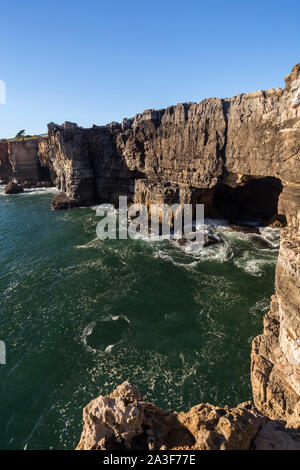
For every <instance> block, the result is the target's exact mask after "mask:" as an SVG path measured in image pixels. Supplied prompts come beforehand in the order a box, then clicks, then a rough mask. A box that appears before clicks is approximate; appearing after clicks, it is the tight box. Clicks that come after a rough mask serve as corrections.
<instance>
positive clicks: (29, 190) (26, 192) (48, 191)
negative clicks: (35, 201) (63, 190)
mask: <svg viewBox="0 0 300 470" xmlns="http://www.w3.org/2000/svg"><path fill="white" fill-rule="evenodd" d="M4 188H5V185H0V196H5V197H9V196H16V195H15V194H12V195H11V194H4V193H3V190H4ZM57 193H59V190H58V189H57V188H55V187H51V188H44V187H41V188H25V189H24V191H23V192H22V193H18V194H17V196H33V195H37V194H57Z"/></svg>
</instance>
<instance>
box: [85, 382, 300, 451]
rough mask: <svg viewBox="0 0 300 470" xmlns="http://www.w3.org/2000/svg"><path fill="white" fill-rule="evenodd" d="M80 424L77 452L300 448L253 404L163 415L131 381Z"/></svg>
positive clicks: (91, 408)
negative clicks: (82, 425) (285, 445)
mask: <svg viewBox="0 0 300 470" xmlns="http://www.w3.org/2000/svg"><path fill="white" fill-rule="evenodd" d="M83 420H84V427H83V432H82V435H81V439H80V442H79V444H78V446H77V450H117V449H119V450H121V449H135V450H159V449H161V450H167V449H168V450H172V449H173V450H175V449H182V450H247V449H250V448H251V449H255V448H259V449H264V448H265V449H269V448H278V449H279V448H282V446H284V443H288V447H289V448H291V449H296V448H299V449H300V442H297V436H296V437H295V435H292V436H291V435H290V434H288V433H287V432H286V430H285V428H284V426H283V425H279V424H278V425H277V427H276V426H274V425H272V426H270V421H269V420H268V418H265V417H264V416H262V415H260V414H259V413H258V412H257V411H256V410H255V408H254V406H253V405H252V403H251V402H246V403H242V404H240V405H238V406H237V407H236V408H229V407H227V406H225V407H224V408H220V407H218V406H212V405H209V404H200V405H197V406H194V407H193V408H191V410H190V411H188V412H187V413H184V412H182V413H176V412H171V411H163V410H162V409H160V408H158V407H157V406H155V405H153V404H152V403H148V402H145V401H144V400H143V398H142V396H141V395H140V393H139V391H138V390H137V389H136V388H135V387H134V386H132V385H131V384H130V383H129V382H124V383H123V384H122V385H120V386H119V387H117V389H116V390H115V391H114V392H113V393H112V394H110V395H109V396H106V397H105V396H101V395H100V396H99V397H98V398H96V399H95V400H92V401H91V402H90V403H89V404H88V405H87V406H86V407H85V408H84V410H83ZM271 423H272V424H273V422H271ZM272 439H273V440H274V444H272ZM256 440H257V442H256ZM280 446H281V447H280Z"/></svg>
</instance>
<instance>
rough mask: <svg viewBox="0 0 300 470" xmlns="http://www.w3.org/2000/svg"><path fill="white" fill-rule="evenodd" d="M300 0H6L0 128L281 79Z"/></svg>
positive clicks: (102, 115)
mask: <svg viewBox="0 0 300 470" xmlns="http://www.w3.org/2000/svg"><path fill="white" fill-rule="evenodd" d="M299 18H300V2H299V0H297V1H296V0H295V1H294V0H285V1H283V0H259V1H257V0H252V1H250V0H239V1H237V0H215V1H214V0H211V1H207V0H206V1H202V0H181V1H177V0H160V1H157V0H149V1H146V0H140V1H135V0H126V1H125V0H124V1H119V0H113V1H111V0H106V1H103V0H98V1H93V0H86V1H80V2H79V1H77V0H72V1H69V0H61V1H56V0H51V2H45V1H41V0H40V1H33V0H32V1H31V0H28V1H26V2H24V1H21V0H19V1H17V0H13V1H10V2H2V3H1V7H0V48H1V49H0V50H1V61H0V80H4V81H5V83H6V86H7V104H6V105H0V138H3V137H12V136H14V135H15V134H16V133H17V132H18V131H19V130H20V129H26V133H30V134H32V133H42V132H46V125H47V123H48V122H50V121H54V122H57V123H62V122H64V121H66V120H68V121H74V122H78V124H79V125H81V126H84V127H90V126H91V125H92V124H94V123H95V124H105V123H108V122H110V121H113V120H114V121H121V120H122V118H123V117H130V116H133V115H134V114H136V113H138V112H142V111H143V110H144V109H149V108H163V107H166V106H169V105H172V104H176V103H179V102H185V101H196V102H199V101H201V100H202V99H203V98H206V97H210V96H217V97H226V96H232V95H234V94H237V93H241V92H247V91H253V90H257V89H261V88H262V89H264V88H272V87H283V86H284V81H283V77H284V75H285V74H287V73H289V72H290V70H291V68H292V66H293V65H294V64H296V63H297V62H300V28H299Z"/></svg>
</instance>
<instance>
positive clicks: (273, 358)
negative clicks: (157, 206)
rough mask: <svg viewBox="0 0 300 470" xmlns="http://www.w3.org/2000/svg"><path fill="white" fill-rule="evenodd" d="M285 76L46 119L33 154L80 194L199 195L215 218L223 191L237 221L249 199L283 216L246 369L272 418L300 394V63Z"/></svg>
mask: <svg viewBox="0 0 300 470" xmlns="http://www.w3.org/2000/svg"><path fill="white" fill-rule="evenodd" d="M285 82H286V85H285V88H284V89H279V88H275V89H270V90H265V91H256V92H252V93H247V94H241V95H237V96H235V97H233V98H230V99H229V98H226V99H217V98H210V99H206V100H204V101H202V102H201V103H199V104H196V103H184V104H178V105H176V106H172V107H169V108H167V109H162V110H158V111H155V110H147V111H145V112H144V113H142V114H138V115H137V116H135V117H134V118H130V119H125V120H123V122H122V123H121V124H118V123H111V124H109V125H107V126H101V127H98V126H93V128H91V129H82V128H79V127H78V126H77V125H76V124H72V123H65V124H64V125H62V126H58V125H56V124H53V123H51V124H50V125H49V136H48V138H46V139H40V140H39V146H38V154H39V160H40V161H43V162H44V164H47V165H48V166H49V168H50V172H51V174H52V175H54V176H53V178H54V180H55V182H56V185H57V186H58V187H59V189H61V190H62V191H64V192H65V193H66V195H67V197H69V198H71V199H72V200H74V199H75V200H78V201H80V202H82V203H90V202H91V201H109V202H114V201H116V200H117V198H118V196H119V195H127V196H128V198H129V201H136V202H144V203H146V204H150V203H160V202H169V203H177V202H179V203H188V202H194V203H196V202H197V203H204V204H205V208H206V215H207V216H210V217H218V216H219V215H220V212H221V215H222V212H223V213H224V210H226V207H225V206H224V204H223V207H222V204H221V202H220V201H221V198H220V191H221V195H222V194H223V195H226V197H228V199H227V201H226V205H227V209H228V205H229V204H230V205H231V206H230V214H231V218H232V219H233V222H234V220H235V219H238V218H240V217H241V215H243V211H244V208H247V210H249V207H250V208H251V207H252V208H253V207H254V208H255V207H258V208H259V209H260V212H259V213H255V210H252V213H251V216H252V217H255V215H257V216H259V214H260V215H261V214H265V218H267V216H268V217H269V216H270V218H271V219H272V215H273V216H276V215H280V216H281V218H284V220H286V223H287V225H286V227H285V228H283V229H282V237H281V246H280V253H279V259H278V265H277V269H276V285H275V296H274V298H273V299H272V302H271V308H270V312H269V313H268V314H267V315H266V318H265V326H264V333H263V335H261V336H259V337H258V338H256V339H255V340H254V343H253V349H252V372H251V376H252V387H253V397H254V401H255V404H256V406H257V408H258V409H260V410H261V411H263V412H264V413H265V414H266V415H268V416H271V417H278V418H284V419H288V420H290V419H292V416H293V420H294V421H293V422H295V421H297V416H296V415H295V410H297V409H298V408H297V407H299V394H300V385H299V384H300V376H299V354H300V353H299V344H300V343H299V342H300V331H299V324H300V305H299V297H300V295H299V292H300V290H299V287H300V284H299V279H300V277H299V246H300V243H299V217H300V216H299V187H300V103H299V93H300V92H299V90H300V87H299V83H300V64H298V65H296V66H295V67H294V68H293V70H292V72H291V73H290V74H289V75H288V76H286V78H285ZM268 178H273V179H275V178H276V179H277V180H278V181H277V182H276V181H275V180H273V182H274V185H273V188H274V190H273V189H272V193H273V194H274V198H276V199H274V198H273V200H270V192H269V191H265V192H263V191H262V192H261V195H262V196H261V197H260V199H258V192H257V189H258V188H259V187H261V182H262V181H268V184H269V183H270V180H269V179H268ZM255 180H257V181H255ZM253 181H254V182H253ZM221 185H223V187H221ZM226 186H228V187H229V189H228V188H227V189H226ZM276 187H278V188H279V190H277V189H276ZM230 188H233V189H235V190H236V189H237V190H236V191H231V189H230ZM239 188H242V189H243V190H240V189H239ZM249 188H250V189H251V188H252V192H251V190H249ZM247 194H248V196H247ZM247 197H249V199H247ZM241 198H243V203H242V201H241ZM267 205H268V206H267ZM270 207H275V209H273V212H277V214H275V213H274V214H272V211H270V210H269V208H270ZM241 208H242V209H241ZM267 209H268V210H267ZM234 213H235V214H236V215H235V216H233V215H232V214H234ZM230 214H229V215H228V216H227V217H228V218H230ZM283 225H285V224H283Z"/></svg>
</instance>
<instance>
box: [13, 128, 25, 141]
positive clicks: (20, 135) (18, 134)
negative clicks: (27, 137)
mask: <svg viewBox="0 0 300 470" xmlns="http://www.w3.org/2000/svg"><path fill="white" fill-rule="evenodd" d="M24 134H25V129H22V130H21V131H19V132H18V133H17V135H16V137H15V139H21V137H23V136H24Z"/></svg>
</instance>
